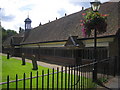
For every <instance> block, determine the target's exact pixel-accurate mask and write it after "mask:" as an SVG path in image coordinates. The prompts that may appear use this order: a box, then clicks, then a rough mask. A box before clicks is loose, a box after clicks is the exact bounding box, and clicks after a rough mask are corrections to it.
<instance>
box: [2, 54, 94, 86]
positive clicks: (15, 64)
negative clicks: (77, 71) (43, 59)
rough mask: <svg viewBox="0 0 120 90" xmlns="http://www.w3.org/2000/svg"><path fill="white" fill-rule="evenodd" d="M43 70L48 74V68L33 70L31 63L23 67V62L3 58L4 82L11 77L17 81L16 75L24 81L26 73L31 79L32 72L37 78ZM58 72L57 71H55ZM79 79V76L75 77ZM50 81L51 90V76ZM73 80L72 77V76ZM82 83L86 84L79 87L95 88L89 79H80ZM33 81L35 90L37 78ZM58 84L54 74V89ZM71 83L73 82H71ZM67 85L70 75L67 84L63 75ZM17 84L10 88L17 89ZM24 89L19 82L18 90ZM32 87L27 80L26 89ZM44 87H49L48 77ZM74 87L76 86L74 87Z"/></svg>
mask: <svg viewBox="0 0 120 90" xmlns="http://www.w3.org/2000/svg"><path fill="white" fill-rule="evenodd" d="M42 70H44V72H45V73H47V70H48V68H46V67H42V66H38V70H36V71H35V70H32V64H31V63H26V65H21V60H16V59H14V58H10V59H6V56H2V73H0V74H1V75H2V82H6V80H7V76H8V75H9V76H10V80H15V75H16V74H18V78H19V79H22V78H23V74H24V73H26V77H30V72H32V73H33V76H36V72H37V71H38V72H39V75H42ZM49 70H50V72H52V69H49ZM55 72H56V71H55ZM75 76H76V77H77V75H75ZM49 77H50V80H49V82H50V83H49V85H50V88H51V87H52V79H53V78H52V75H49ZM72 77H73V79H72V80H73V81H72V84H74V75H72ZM70 78H71V75H70ZM80 80H81V81H84V82H79V83H78V85H80V86H83V84H84V87H88V88H93V87H94V86H95V84H94V83H92V79H88V78H85V77H80ZM32 81H33V84H32V86H33V88H35V87H36V78H34V79H32ZM56 82H57V74H54V87H57V85H56ZM70 82H71V80H70ZM86 82H88V83H87V86H85V83H86ZM38 83H39V88H41V87H42V78H41V77H39V82H38ZM65 83H67V86H68V74H67V82H65V73H63V83H62V84H63V87H65ZM15 85H16V83H15V82H13V83H10V88H15ZM6 86H7V85H6V84H4V85H2V88H6ZM22 87H23V81H19V82H18V88H22ZM29 87H30V80H26V88H29ZM44 87H45V88H46V87H47V76H45V77H44ZM60 87H61V73H59V88H60ZM73 87H74V86H73Z"/></svg>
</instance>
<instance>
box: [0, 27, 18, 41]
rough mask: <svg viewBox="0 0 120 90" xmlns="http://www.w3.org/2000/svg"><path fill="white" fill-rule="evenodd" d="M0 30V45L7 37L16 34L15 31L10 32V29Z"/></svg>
mask: <svg viewBox="0 0 120 90" xmlns="http://www.w3.org/2000/svg"><path fill="white" fill-rule="evenodd" d="M0 30H2V43H3V42H4V41H5V40H6V39H7V38H8V37H10V36H13V35H15V34H17V32H16V31H14V30H10V29H8V30H6V29H4V28H3V27H2V28H1V29H0Z"/></svg>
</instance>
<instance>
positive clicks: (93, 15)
mask: <svg viewBox="0 0 120 90" xmlns="http://www.w3.org/2000/svg"><path fill="white" fill-rule="evenodd" d="M82 15H83V18H84V20H81V26H82V27H83V28H82V32H83V35H84V36H85V37H86V36H90V35H91V30H94V29H96V30H97V32H98V33H103V32H106V28H107V23H106V19H107V16H108V15H107V14H104V15H103V14H100V13H98V12H93V11H89V12H86V13H83V14H82Z"/></svg>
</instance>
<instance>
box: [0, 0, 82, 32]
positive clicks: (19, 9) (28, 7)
mask: <svg viewBox="0 0 120 90" xmlns="http://www.w3.org/2000/svg"><path fill="white" fill-rule="evenodd" d="M75 1H78V0H75ZM75 1H71V0H0V4H1V5H0V6H1V8H4V10H5V14H6V15H7V16H9V15H13V16H15V18H14V19H13V20H12V21H11V22H6V21H2V26H3V27H4V28H6V29H13V30H16V31H17V32H18V31H19V30H18V29H19V27H22V28H24V20H25V19H26V18H27V15H28V12H29V16H30V19H31V20H32V27H36V26H38V25H39V23H40V22H41V23H42V24H45V23H48V21H49V20H50V21H53V20H55V19H56V17H57V18H60V17H62V16H64V14H63V13H67V15H69V14H71V13H75V12H77V11H80V10H81V5H80V4H74V2H75ZM79 1H80V0H79ZM60 10H63V11H62V12H61V13H60V12H59V11H60ZM64 11H66V12H64ZM62 14H63V15H62Z"/></svg>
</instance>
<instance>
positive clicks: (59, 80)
mask: <svg viewBox="0 0 120 90" xmlns="http://www.w3.org/2000/svg"><path fill="white" fill-rule="evenodd" d="M96 63H97V65H98V68H97V69H98V72H97V74H98V80H99V81H101V82H104V81H107V80H108V79H109V76H114V75H115V68H116V67H115V65H116V64H115V58H108V59H104V60H100V61H97V62H93V63H90V64H85V65H81V66H79V65H78V66H65V67H61V68H57V69H56V70H55V69H54V68H53V69H52V70H50V69H48V70H47V71H44V70H42V74H41V75H40V73H39V72H38V71H37V72H36V76H33V74H32V72H30V77H26V74H25V73H24V74H23V79H18V78H19V76H18V75H17V74H16V80H12V81H10V76H8V77H7V82H2V83H0V85H6V88H7V90H9V88H11V85H12V86H15V87H13V88H16V90H17V89H18V88H23V89H24V90H25V89H26V88H30V90H32V88H36V89H37V90H38V89H39V88H41V89H45V88H47V89H49V88H52V89H54V88H55V89H59V88H61V89H63V88H64V89H76V88H79V89H86V88H87V89H88V88H96V87H97V84H98V83H96V82H93V80H92V76H93V65H94V64H96ZM113 64H114V65H113ZM101 66H102V67H101ZM20 81H22V87H21V86H20V85H19V82H20Z"/></svg>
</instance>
